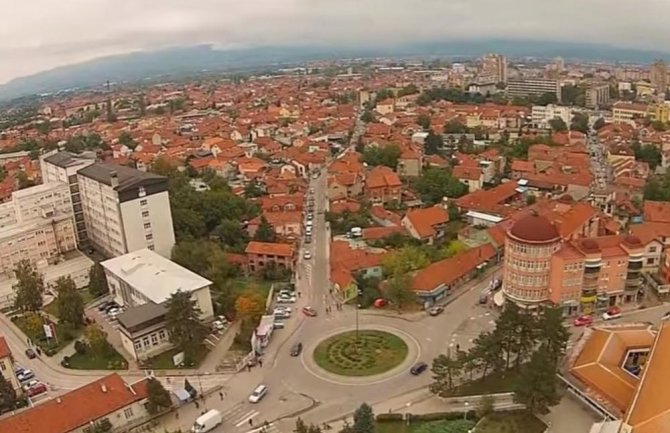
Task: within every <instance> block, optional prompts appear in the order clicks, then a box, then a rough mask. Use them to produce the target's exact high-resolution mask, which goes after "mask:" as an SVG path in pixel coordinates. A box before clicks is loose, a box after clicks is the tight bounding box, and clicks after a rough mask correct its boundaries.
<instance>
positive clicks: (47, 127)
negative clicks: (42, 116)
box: [35, 120, 51, 137]
mask: <svg viewBox="0 0 670 433" xmlns="http://www.w3.org/2000/svg"><path fill="white" fill-rule="evenodd" d="M35 129H36V130H37V132H39V133H40V134H41V135H44V136H45V137H46V136H48V135H49V132H51V122H50V121H49V120H45V121H43V122H39V123H36V124H35Z"/></svg>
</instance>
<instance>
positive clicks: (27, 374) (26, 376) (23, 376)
mask: <svg viewBox="0 0 670 433" xmlns="http://www.w3.org/2000/svg"><path fill="white" fill-rule="evenodd" d="M34 377H35V373H33V372H32V371H31V370H27V369H26V370H23V371H22V372H20V373H18V374H17V375H16V378H17V379H18V380H19V382H25V381H27V380H30V379H32V378H34Z"/></svg>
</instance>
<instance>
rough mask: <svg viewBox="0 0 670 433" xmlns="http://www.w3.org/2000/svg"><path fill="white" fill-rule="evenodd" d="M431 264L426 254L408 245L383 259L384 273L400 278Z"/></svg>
mask: <svg viewBox="0 0 670 433" xmlns="http://www.w3.org/2000/svg"><path fill="white" fill-rule="evenodd" d="M429 264H430V259H429V258H428V255H427V254H426V252H425V251H424V250H423V249H421V248H419V247H417V246H413V245H407V246H404V247H402V248H400V249H399V250H396V251H394V252H392V253H390V254H387V255H386V256H385V257H384V259H383V266H384V273H385V274H386V275H392V276H400V275H404V274H407V273H409V272H412V271H416V270H418V269H421V268H425V267H426V266H428V265H429Z"/></svg>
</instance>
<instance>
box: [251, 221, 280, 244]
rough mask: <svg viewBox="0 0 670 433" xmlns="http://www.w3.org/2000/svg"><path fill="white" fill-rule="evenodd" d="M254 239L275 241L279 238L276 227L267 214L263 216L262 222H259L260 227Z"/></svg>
mask: <svg viewBox="0 0 670 433" xmlns="http://www.w3.org/2000/svg"><path fill="white" fill-rule="evenodd" d="M254 240H256V241H260V242H275V241H276V240H277V234H276V233H275V229H274V227H272V224H270V223H269V222H268V220H267V219H266V218H265V216H261V221H260V224H258V229H257V230H256V233H255V234H254Z"/></svg>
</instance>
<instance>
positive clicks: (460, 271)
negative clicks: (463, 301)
mask: <svg viewBox="0 0 670 433" xmlns="http://www.w3.org/2000/svg"><path fill="white" fill-rule="evenodd" d="M495 254H496V252H495V248H493V245H491V244H484V245H481V246H479V247H476V248H472V249H469V250H467V251H463V252H460V253H458V254H456V255H455V256H453V257H450V258H448V259H444V260H440V261H439V262H435V263H433V264H431V265H429V266H428V267H426V268H424V269H421V270H420V271H418V272H417V273H416V274H415V275H414V280H413V281H412V288H413V289H414V290H415V291H418V292H431V291H433V290H435V289H436V288H438V287H439V286H440V285H447V286H448V285H450V284H453V283H454V282H456V281H457V280H458V279H460V278H462V277H464V276H465V275H467V274H469V273H470V272H472V271H474V270H475V269H476V268H477V266H479V265H481V264H482V263H484V262H486V261H488V260H490V259H491V258H493V257H494V256H495Z"/></svg>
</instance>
